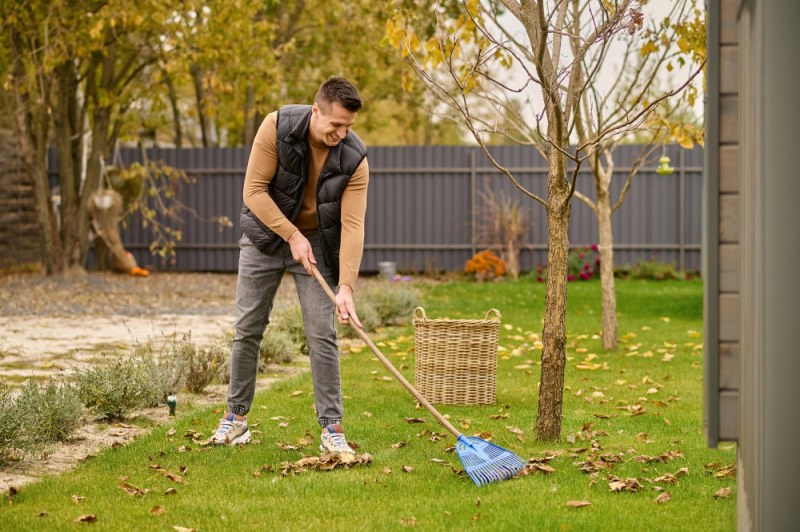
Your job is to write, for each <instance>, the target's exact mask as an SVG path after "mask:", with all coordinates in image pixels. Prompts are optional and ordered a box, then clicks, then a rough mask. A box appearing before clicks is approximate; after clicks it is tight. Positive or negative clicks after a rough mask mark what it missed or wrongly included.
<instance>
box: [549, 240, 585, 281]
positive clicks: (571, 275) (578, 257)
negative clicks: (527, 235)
mask: <svg viewBox="0 0 800 532" xmlns="http://www.w3.org/2000/svg"><path fill="white" fill-rule="evenodd" d="M599 275H600V255H598V253H597V244H592V245H591V246H583V247H579V248H573V249H571V250H570V251H569V257H568V259H567V281H588V280H589V279H593V278H594V277H596V276H599ZM546 279H547V267H546V266H542V265H539V267H538V268H537V269H536V280H537V281H539V282H540V283H543V282H544V281H545V280H546Z"/></svg>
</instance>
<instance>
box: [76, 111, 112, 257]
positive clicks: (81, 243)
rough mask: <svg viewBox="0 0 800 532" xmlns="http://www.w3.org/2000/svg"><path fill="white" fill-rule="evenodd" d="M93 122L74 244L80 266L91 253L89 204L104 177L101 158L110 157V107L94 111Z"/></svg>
mask: <svg viewBox="0 0 800 532" xmlns="http://www.w3.org/2000/svg"><path fill="white" fill-rule="evenodd" d="M92 114H93V120H92V122H93V123H92V137H91V144H90V149H89V160H88V161H87V162H86V179H85V180H84V182H83V187H82V190H81V196H80V204H79V210H78V213H77V221H76V223H77V227H78V233H77V234H76V241H75V243H74V245H75V246H77V249H78V251H79V262H78V263H77V264H78V265H80V266H83V264H85V263H86V257H87V255H88V253H89V215H88V210H87V209H88V203H89V198H90V197H91V195H92V193H94V191H96V190H97V189H98V188H99V187H100V180H101V177H102V175H101V174H102V170H103V169H102V166H101V165H100V158H101V157H102V158H103V159H105V158H106V157H107V156H108V151H109V149H108V146H109V136H110V131H109V129H110V127H111V109H110V108H108V107H97V108H95V110H94V113H92Z"/></svg>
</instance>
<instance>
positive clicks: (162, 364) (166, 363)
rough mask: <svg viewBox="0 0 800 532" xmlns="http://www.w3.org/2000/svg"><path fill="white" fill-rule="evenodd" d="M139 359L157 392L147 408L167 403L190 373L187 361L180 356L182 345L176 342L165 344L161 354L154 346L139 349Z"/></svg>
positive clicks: (137, 352) (181, 386)
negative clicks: (168, 398) (154, 349)
mask: <svg viewBox="0 0 800 532" xmlns="http://www.w3.org/2000/svg"><path fill="white" fill-rule="evenodd" d="M134 356H136V357H138V358H139V360H140V361H141V363H142V365H143V366H144V369H145V371H146V373H147V374H148V378H149V380H150V382H151V383H152V386H153V388H154V390H155V393H154V397H153V400H152V401H151V403H150V404H148V405H146V406H158V405H159V404H165V403H166V402H167V396H168V395H170V394H173V393H176V392H178V391H179V390H181V389H182V388H183V386H184V384H185V383H186V376H187V373H188V371H189V368H188V366H187V363H186V360H185V358H184V357H181V356H180V344H179V343H178V342H176V341H173V342H171V343H168V344H165V345H164V346H163V347H162V348H161V350H160V351H159V352H157V353H156V352H154V351H153V347H152V345H150V344H148V345H146V346H144V347H140V348H137V349H136V350H135V351H134Z"/></svg>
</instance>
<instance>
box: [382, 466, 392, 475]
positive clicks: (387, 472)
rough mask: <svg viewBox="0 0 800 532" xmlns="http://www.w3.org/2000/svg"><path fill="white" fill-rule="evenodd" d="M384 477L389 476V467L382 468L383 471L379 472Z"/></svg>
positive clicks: (390, 470)
mask: <svg viewBox="0 0 800 532" xmlns="http://www.w3.org/2000/svg"><path fill="white" fill-rule="evenodd" d="M381 472H382V473H383V474H384V475H390V474H391V473H392V468H391V467H384V468H383V471H381Z"/></svg>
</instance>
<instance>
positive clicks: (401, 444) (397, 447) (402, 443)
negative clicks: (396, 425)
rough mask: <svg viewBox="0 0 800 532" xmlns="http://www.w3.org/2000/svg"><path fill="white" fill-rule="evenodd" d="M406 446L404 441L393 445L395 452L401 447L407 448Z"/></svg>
mask: <svg viewBox="0 0 800 532" xmlns="http://www.w3.org/2000/svg"><path fill="white" fill-rule="evenodd" d="M405 446H406V442H404V441H399V442H397V443H393V444H392V449H395V450H397V449H399V448H400V447H405Z"/></svg>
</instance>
